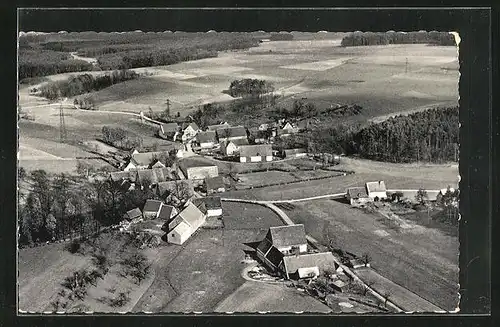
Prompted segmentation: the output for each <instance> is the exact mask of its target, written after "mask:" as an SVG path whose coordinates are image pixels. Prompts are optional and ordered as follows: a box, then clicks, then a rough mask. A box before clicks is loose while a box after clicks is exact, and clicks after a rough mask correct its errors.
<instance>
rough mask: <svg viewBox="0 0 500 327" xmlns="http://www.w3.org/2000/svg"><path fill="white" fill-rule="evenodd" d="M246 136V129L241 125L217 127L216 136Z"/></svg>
mask: <svg viewBox="0 0 500 327" xmlns="http://www.w3.org/2000/svg"><path fill="white" fill-rule="evenodd" d="M243 136H245V137H246V136H247V130H246V129H245V127H243V126H233V127H227V128H219V129H217V137H218V138H229V137H243Z"/></svg>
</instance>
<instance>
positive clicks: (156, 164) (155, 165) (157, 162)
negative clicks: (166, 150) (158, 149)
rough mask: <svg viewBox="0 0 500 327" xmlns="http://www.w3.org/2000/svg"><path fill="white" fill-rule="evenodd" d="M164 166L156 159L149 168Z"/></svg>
mask: <svg viewBox="0 0 500 327" xmlns="http://www.w3.org/2000/svg"><path fill="white" fill-rule="evenodd" d="M165 167H166V166H165V165H164V164H163V163H162V162H161V161H160V160H156V162H155V163H154V164H153V165H152V166H151V168H165Z"/></svg>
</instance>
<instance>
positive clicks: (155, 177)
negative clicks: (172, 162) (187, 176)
mask: <svg viewBox="0 0 500 327" xmlns="http://www.w3.org/2000/svg"><path fill="white" fill-rule="evenodd" d="M173 179H174V176H173V171H172V169H171V168H168V167H164V168H152V169H143V170H138V171H137V181H138V182H143V181H145V180H149V181H150V182H151V183H153V184H157V183H160V182H165V181H169V180H173Z"/></svg>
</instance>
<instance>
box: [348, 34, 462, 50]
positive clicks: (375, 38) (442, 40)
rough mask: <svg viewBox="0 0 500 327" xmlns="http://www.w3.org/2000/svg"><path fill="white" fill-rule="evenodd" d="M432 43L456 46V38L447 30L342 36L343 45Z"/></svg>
mask: <svg viewBox="0 0 500 327" xmlns="http://www.w3.org/2000/svg"><path fill="white" fill-rule="evenodd" d="M417 43H423V44H432V45H449V46H456V42H455V38H454V36H453V35H452V34H450V33H447V32H436V31H432V32H425V31H420V32H408V33H404V32H377V33H373V32H365V33H363V32H355V33H351V34H349V35H347V36H344V37H343V38H342V42H341V45H342V46H343V47H352V46H366V45H387V44H417Z"/></svg>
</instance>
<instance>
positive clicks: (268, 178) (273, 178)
mask: <svg viewBox="0 0 500 327" xmlns="http://www.w3.org/2000/svg"><path fill="white" fill-rule="evenodd" d="M238 178H239V179H240V183H241V186H243V187H255V186H261V185H269V184H277V183H289V182H295V181H299V180H300V179H299V178H297V177H295V176H293V175H292V174H290V173H288V172H282V171H264V172H258V173H248V174H240V175H238Z"/></svg>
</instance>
